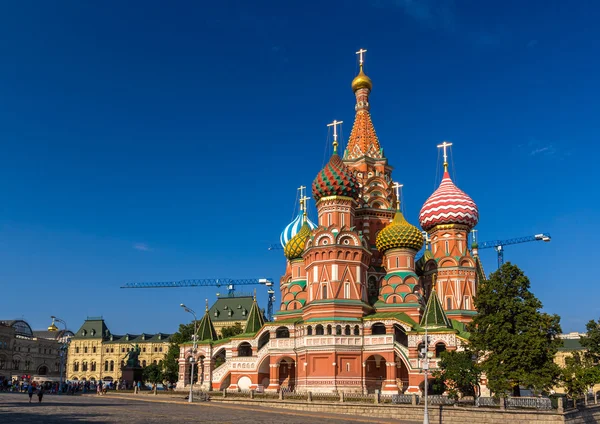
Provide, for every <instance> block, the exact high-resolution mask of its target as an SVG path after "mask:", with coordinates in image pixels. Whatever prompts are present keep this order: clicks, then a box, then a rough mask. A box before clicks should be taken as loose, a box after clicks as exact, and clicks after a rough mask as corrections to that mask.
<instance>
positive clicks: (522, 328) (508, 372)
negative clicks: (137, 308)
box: [468, 262, 562, 396]
mask: <svg viewBox="0 0 600 424" xmlns="http://www.w3.org/2000/svg"><path fill="white" fill-rule="evenodd" d="M529 288H530V283H529V279H528V278H527V277H526V276H525V275H524V274H523V271H521V270H520V269H519V267H517V266H515V265H512V264H511V263H510V262H507V263H505V264H504V265H502V267H500V269H498V271H496V272H494V273H493V274H491V275H490V277H489V279H488V280H486V281H484V282H482V283H481V284H480V285H479V288H478V293H477V296H476V297H475V302H474V303H475V307H476V308H477V311H478V313H477V315H476V316H475V318H474V319H473V321H472V322H471V323H470V324H469V326H468V330H469V332H470V333H471V337H470V338H469V348H470V349H471V350H472V351H473V352H474V353H476V354H477V356H478V357H480V358H482V361H481V363H480V365H481V369H482V371H484V372H485V374H486V377H487V379H488V386H489V388H490V389H491V390H492V391H493V392H494V393H507V392H510V391H512V393H513V395H514V396H520V394H521V393H520V390H519V387H520V386H525V387H529V388H532V389H535V390H540V391H541V390H547V389H550V388H551V387H552V386H553V385H554V384H555V383H556V381H557V378H558V376H559V374H560V369H559V368H558V366H557V365H556V364H555V363H554V355H555V354H556V352H557V350H558V347H559V346H561V343H562V342H561V340H560V339H559V338H558V335H559V334H560V332H561V328H560V317H559V316H558V315H550V314H547V313H544V312H541V308H542V303H541V302H540V301H539V300H538V299H537V298H536V297H535V296H534V295H533V293H531V291H529Z"/></svg>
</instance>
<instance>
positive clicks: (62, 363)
mask: <svg viewBox="0 0 600 424" xmlns="http://www.w3.org/2000/svg"><path fill="white" fill-rule="evenodd" d="M50 318H52V320H53V321H56V322H60V323H61V324H62V325H63V326H64V327H65V328H64V330H63V333H62V339H63V344H62V346H61V347H60V383H59V385H58V394H59V395H60V394H61V392H62V386H63V372H64V369H65V352H66V350H67V345H68V344H69V340H68V339H67V323H66V322H65V321H63V320H62V319H60V318H57V317H55V316H54V315H52V316H51V317H50Z"/></svg>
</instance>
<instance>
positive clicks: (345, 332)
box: [344, 325, 350, 336]
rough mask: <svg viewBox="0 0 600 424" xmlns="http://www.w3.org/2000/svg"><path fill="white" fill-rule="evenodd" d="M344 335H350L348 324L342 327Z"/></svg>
mask: <svg viewBox="0 0 600 424" xmlns="http://www.w3.org/2000/svg"><path fill="white" fill-rule="evenodd" d="M344 335H346V336H349V335H350V326H349V325H347V326H346V327H345V328H344Z"/></svg>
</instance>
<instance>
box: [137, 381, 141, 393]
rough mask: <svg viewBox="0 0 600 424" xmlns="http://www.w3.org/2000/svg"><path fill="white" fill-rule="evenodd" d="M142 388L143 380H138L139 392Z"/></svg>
mask: <svg viewBox="0 0 600 424" xmlns="http://www.w3.org/2000/svg"><path fill="white" fill-rule="evenodd" d="M141 389H142V382H141V381H138V382H137V393H139V392H140V390H141Z"/></svg>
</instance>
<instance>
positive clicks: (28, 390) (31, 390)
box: [27, 384, 33, 403]
mask: <svg viewBox="0 0 600 424" xmlns="http://www.w3.org/2000/svg"><path fill="white" fill-rule="evenodd" d="M27 393H28V394H29V403H31V398H32V397H33V386H32V385H31V384H30V385H29V387H27Z"/></svg>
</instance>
